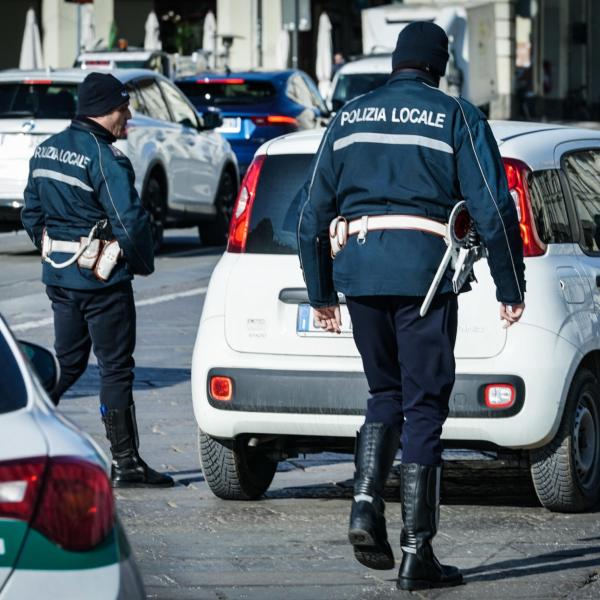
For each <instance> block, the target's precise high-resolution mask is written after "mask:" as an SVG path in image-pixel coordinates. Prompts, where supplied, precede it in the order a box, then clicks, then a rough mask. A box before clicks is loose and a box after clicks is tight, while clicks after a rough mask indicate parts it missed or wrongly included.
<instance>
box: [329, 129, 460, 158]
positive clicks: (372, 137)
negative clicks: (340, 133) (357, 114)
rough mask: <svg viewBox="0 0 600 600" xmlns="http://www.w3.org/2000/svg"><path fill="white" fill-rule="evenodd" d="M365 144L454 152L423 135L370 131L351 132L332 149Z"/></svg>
mask: <svg viewBox="0 0 600 600" xmlns="http://www.w3.org/2000/svg"><path fill="white" fill-rule="evenodd" d="M357 142H358V143H367V144H399V145H409V146H422V147H424V148H430V149H431V150H440V151H441V152H446V153H447V154H454V149H453V148H452V146H450V145H449V144H446V142H442V141H440V140H436V139H434V138H430V137H426V136H424V135H406V134H397V133H370V132H366V131H361V132H358V133H351V134H350V135H347V136H346V137H343V138H340V139H339V140H336V141H335V142H334V143H333V149H334V151H335V150H341V149H342V148H346V147H347V146H350V145H352V144H355V143H357Z"/></svg>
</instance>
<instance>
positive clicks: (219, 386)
mask: <svg viewBox="0 0 600 600" xmlns="http://www.w3.org/2000/svg"><path fill="white" fill-rule="evenodd" d="M210 395H211V396H212V398H213V399H214V400H220V401H221V402H229V401H230V400H231V399H232V398H233V381H232V380H231V377H224V376H222V375H216V376H214V377H211V378H210Z"/></svg>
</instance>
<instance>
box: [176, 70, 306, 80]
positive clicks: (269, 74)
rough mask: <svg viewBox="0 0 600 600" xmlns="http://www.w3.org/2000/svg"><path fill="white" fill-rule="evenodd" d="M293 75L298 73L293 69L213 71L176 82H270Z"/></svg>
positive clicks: (179, 78)
mask: <svg viewBox="0 0 600 600" xmlns="http://www.w3.org/2000/svg"><path fill="white" fill-rule="evenodd" d="M294 73H300V71H298V70H295V69H283V70H279V71H266V70H265V71H236V72H232V73H218V72H215V71H203V72H201V73H196V74H195V75H186V76H185V77H178V78H177V79H176V81H177V82H178V83H179V82H181V83H196V81H198V80H200V79H208V80H209V81H210V80H211V79H241V78H243V79H247V80H249V81H270V80H276V79H287V78H288V77H290V75H293V74H294Z"/></svg>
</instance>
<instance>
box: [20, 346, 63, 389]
mask: <svg viewBox="0 0 600 600" xmlns="http://www.w3.org/2000/svg"><path fill="white" fill-rule="evenodd" d="M19 346H20V348H21V352H23V354H24V355H25V356H26V357H27V358H28V359H29V362H30V364H31V366H32V367H33V370H34V371H35V373H36V375H37V376H38V378H39V380H40V382H41V384H42V386H43V388H44V389H45V390H46V391H47V392H48V393H49V394H50V393H51V392H52V391H53V390H54V388H55V387H56V386H57V385H58V379H59V377H60V367H59V366H58V361H57V360H56V357H55V356H54V354H52V352H50V350H47V349H46V348H44V347H42V346H38V345H37V344H32V343H31V342H23V341H21V340H19Z"/></svg>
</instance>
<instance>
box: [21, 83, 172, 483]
mask: <svg viewBox="0 0 600 600" xmlns="http://www.w3.org/2000/svg"><path fill="white" fill-rule="evenodd" d="M130 118H131V113H130V112H129V94H128V93H127V90H126V88H125V86H124V85H123V84H122V83H121V82H120V81H119V80H118V79H116V78H115V77H114V76H113V75H110V74H100V73H90V74H89V75H88V76H87V77H86V78H85V80H84V81H83V83H82V84H81V85H80V86H79V90H78V108H77V116H76V117H75V118H74V119H73V121H72V122H71V125H70V126H69V127H68V128H67V129H66V130H64V131H62V132H61V133H58V134H56V135H53V136H51V137H50V138H48V139H47V140H46V141H44V142H42V143H41V144H40V145H39V146H38V147H37V148H36V150H35V153H34V156H33V158H32V159H31V162H30V170H29V180H28V182H27V188H26V189H25V206H24V208H23V211H22V214H21V218H22V221H23V225H24V227H25V229H26V230H27V233H28V234H29V237H30V238H31V239H32V240H33V242H34V244H35V245H36V246H37V248H38V249H39V250H41V252H42V260H43V271H42V281H43V282H44V283H45V284H46V293H47V294H48V297H49V298H50V301H51V302H52V310H53V312H54V333H55V345H54V347H55V350H56V355H57V358H58V361H59V363H60V368H61V375H60V380H59V383H58V386H57V388H56V390H54V392H53V394H52V400H53V402H54V403H55V404H58V402H59V400H60V397H61V396H62V394H64V393H65V392H66V391H67V390H68V389H69V388H70V387H71V386H72V385H73V384H74V383H75V382H76V381H77V380H78V379H79V377H80V376H81V375H82V374H83V372H84V371H85V369H86V367H87V363H88V358H89V354H90V350H91V348H92V347H93V349H94V354H95V355H96V357H97V359H98V367H99V369H100V409H101V414H102V420H103V422H104V425H105V428H106V436H107V438H108V440H109V441H110V450H111V453H112V459H113V460H112V470H111V471H112V472H111V475H112V481H113V486H115V487H133V486H171V485H173V480H172V479H171V478H170V477H169V476H167V475H163V474H160V473H157V472H156V471H154V470H153V469H151V468H150V467H149V466H148V465H147V464H146V463H145V462H144V461H143V460H142V459H141V457H140V455H139V453H138V446H139V440H138V432H137V423H136V416H135V405H134V402H133V394H132V390H133V377H134V375H133V367H134V360H133V351H134V348H135V328H136V312H135V304H134V300H133V290H132V287H131V280H132V279H133V275H134V274H140V275H149V274H150V273H152V272H153V271H154V252H153V245H154V242H153V239H152V234H151V231H150V221H149V217H148V214H147V213H146V211H145V210H144V208H143V207H142V205H141V202H140V198H139V196H138V193H137V191H136V189H135V187H134V179H135V174H134V171H133V167H132V166H131V162H130V161H129V159H128V158H127V157H126V156H125V155H124V154H123V153H122V152H121V151H120V150H118V149H117V148H115V147H114V146H113V145H112V144H113V142H115V141H116V140H117V138H119V137H121V136H122V134H123V133H124V131H125V126H126V123H127V120H128V119H130Z"/></svg>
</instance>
